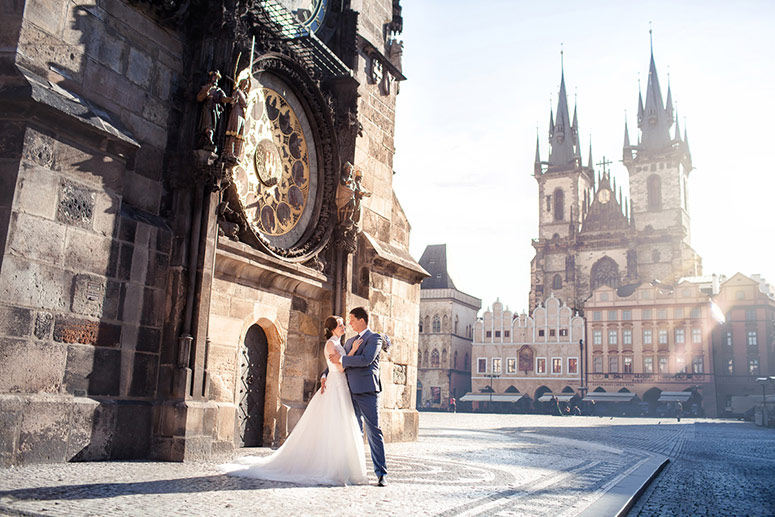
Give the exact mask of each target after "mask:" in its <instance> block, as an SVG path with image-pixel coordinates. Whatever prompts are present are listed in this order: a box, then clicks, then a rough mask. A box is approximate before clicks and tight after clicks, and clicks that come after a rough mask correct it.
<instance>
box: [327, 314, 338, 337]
mask: <svg viewBox="0 0 775 517" xmlns="http://www.w3.org/2000/svg"><path fill="white" fill-rule="evenodd" d="M338 326H339V318H338V317H337V316H329V317H328V318H326V322H325V323H323V328H324V329H325V331H326V339H331V336H333V335H334V329H335V328H336V327H338Z"/></svg>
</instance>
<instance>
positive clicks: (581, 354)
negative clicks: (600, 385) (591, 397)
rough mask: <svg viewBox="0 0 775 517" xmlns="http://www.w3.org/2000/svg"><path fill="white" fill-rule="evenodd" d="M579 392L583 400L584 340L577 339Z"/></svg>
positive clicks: (584, 389)
mask: <svg viewBox="0 0 775 517" xmlns="http://www.w3.org/2000/svg"><path fill="white" fill-rule="evenodd" d="M579 361H580V364H579V381H580V384H579V391H580V392H581V398H582V399H583V398H584V392H585V391H587V388H585V387H584V340H583V339H579Z"/></svg>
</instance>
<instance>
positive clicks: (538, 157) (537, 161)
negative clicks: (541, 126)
mask: <svg viewBox="0 0 775 517" xmlns="http://www.w3.org/2000/svg"><path fill="white" fill-rule="evenodd" d="M538 141H539V138H538V128H536V159H535V164H534V170H535V173H536V174H541V150H540V147H539V145H538Z"/></svg>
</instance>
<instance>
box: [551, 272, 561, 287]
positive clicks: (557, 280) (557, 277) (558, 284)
mask: <svg viewBox="0 0 775 517" xmlns="http://www.w3.org/2000/svg"><path fill="white" fill-rule="evenodd" d="M552 289H562V277H561V276H560V275H554V278H552Z"/></svg>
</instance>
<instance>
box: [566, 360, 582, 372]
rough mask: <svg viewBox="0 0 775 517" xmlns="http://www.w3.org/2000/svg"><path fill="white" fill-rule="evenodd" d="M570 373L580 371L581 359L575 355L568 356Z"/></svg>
mask: <svg viewBox="0 0 775 517" xmlns="http://www.w3.org/2000/svg"><path fill="white" fill-rule="evenodd" d="M568 373H579V360H578V359H576V358H575V357H569V358H568Z"/></svg>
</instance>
